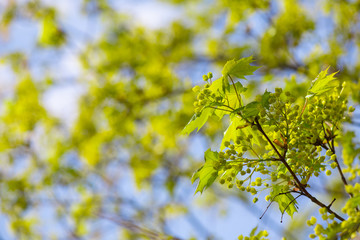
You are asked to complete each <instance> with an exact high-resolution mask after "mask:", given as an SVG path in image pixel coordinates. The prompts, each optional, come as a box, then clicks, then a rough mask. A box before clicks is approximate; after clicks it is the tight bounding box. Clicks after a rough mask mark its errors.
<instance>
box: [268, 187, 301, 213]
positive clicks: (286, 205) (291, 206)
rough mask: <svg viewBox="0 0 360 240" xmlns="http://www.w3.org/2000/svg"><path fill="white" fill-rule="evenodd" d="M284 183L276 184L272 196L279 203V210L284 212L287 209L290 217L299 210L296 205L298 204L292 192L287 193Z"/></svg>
mask: <svg viewBox="0 0 360 240" xmlns="http://www.w3.org/2000/svg"><path fill="white" fill-rule="evenodd" d="M284 187H285V186H284V185H274V187H273V189H272V191H271V193H270V196H271V197H272V199H273V201H274V202H277V203H278V204H279V210H280V211H281V212H282V213H283V212H284V211H286V212H287V213H288V214H289V216H290V217H292V216H293V215H294V213H295V212H297V209H296V207H295V205H296V204H297V202H296V200H294V197H293V196H292V195H291V194H290V193H286V194H285V192H286V190H284Z"/></svg>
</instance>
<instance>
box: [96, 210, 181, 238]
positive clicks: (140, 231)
mask: <svg viewBox="0 0 360 240" xmlns="http://www.w3.org/2000/svg"><path fill="white" fill-rule="evenodd" d="M96 215H97V216H98V217H100V218H103V219H106V220H109V221H111V222H113V223H115V224H117V225H120V226H122V227H124V228H126V229H128V230H130V231H132V232H133V233H136V234H140V235H144V236H146V237H148V238H149V239H152V240H165V239H166V240H181V239H180V238H177V237H172V236H166V235H164V234H162V233H158V232H156V231H154V230H149V229H146V228H143V227H140V226H138V225H137V224H135V223H133V222H131V221H128V220H124V219H120V218H115V217H111V216H107V215H105V214H103V213H98V214H96Z"/></svg>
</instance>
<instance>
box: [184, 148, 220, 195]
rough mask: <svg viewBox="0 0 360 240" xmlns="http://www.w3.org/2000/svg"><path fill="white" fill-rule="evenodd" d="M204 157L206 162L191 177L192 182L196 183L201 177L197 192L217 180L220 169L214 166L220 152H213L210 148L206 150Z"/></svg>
mask: <svg viewBox="0 0 360 240" xmlns="http://www.w3.org/2000/svg"><path fill="white" fill-rule="evenodd" d="M204 158H205V164H204V165H203V166H202V167H200V168H199V169H198V170H197V171H196V172H195V173H194V175H193V176H192V179H191V181H192V183H194V182H195V180H197V179H199V183H198V185H197V187H196V191H195V194H196V193H197V192H200V193H202V192H203V191H204V190H205V189H206V188H208V187H209V186H210V185H211V184H212V183H213V182H214V181H215V179H216V178H217V176H218V171H217V170H215V168H214V164H215V163H216V162H217V161H218V159H219V154H218V152H213V151H211V149H208V150H207V151H206V152H205V156H204Z"/></svg>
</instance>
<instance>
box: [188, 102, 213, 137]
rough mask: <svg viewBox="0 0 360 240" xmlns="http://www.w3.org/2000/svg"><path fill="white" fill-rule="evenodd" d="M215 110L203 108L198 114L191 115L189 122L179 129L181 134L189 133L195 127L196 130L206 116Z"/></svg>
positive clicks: (203, 122) (205, 119)
mask: <svg viewBox="0 0 360 240" xmlns="http://www.w3.org/2000/svg"><path fill="white" fill-rule="evenodd" d="M214 111H215V110H214V109H212V108H205V109H204V110H203V111H202V112H201V113H200V116H198V115H197V114H194V115H193V117H192V118H191V119H190V121H189V123H188V124H187V125H186V126H185V128H184V129H183V130H182V131H181V133H182V134H186V135H188V134H190V133H191V132H192V131H194V130H195V129H196V128H197V131H199V130H200V128H201V127H202V126H203V125H204V124H205V123H206V121H207V120H208V118H209V117H210V116H211V115H212V114H213V112H214Z"/></svg>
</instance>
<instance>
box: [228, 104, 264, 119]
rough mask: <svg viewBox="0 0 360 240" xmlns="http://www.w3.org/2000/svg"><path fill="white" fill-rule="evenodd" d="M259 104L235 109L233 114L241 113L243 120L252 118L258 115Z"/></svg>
mask: <svg viewBox="0 0 360 240" xmlns="http://www.w3.org/2000/svg"><path fill="white" fill-rule="evenodd" d="M259 104H260V103H259V102H251V103H249V104H247V105H245V106H243V107H240V108H238V109H235V110H234V112H239V111H240V112H241V114H242V117H243V118H245V119H246V118H249V117H254V116H256V115H258V113H259V109H258V107H259Z"/></svg>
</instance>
